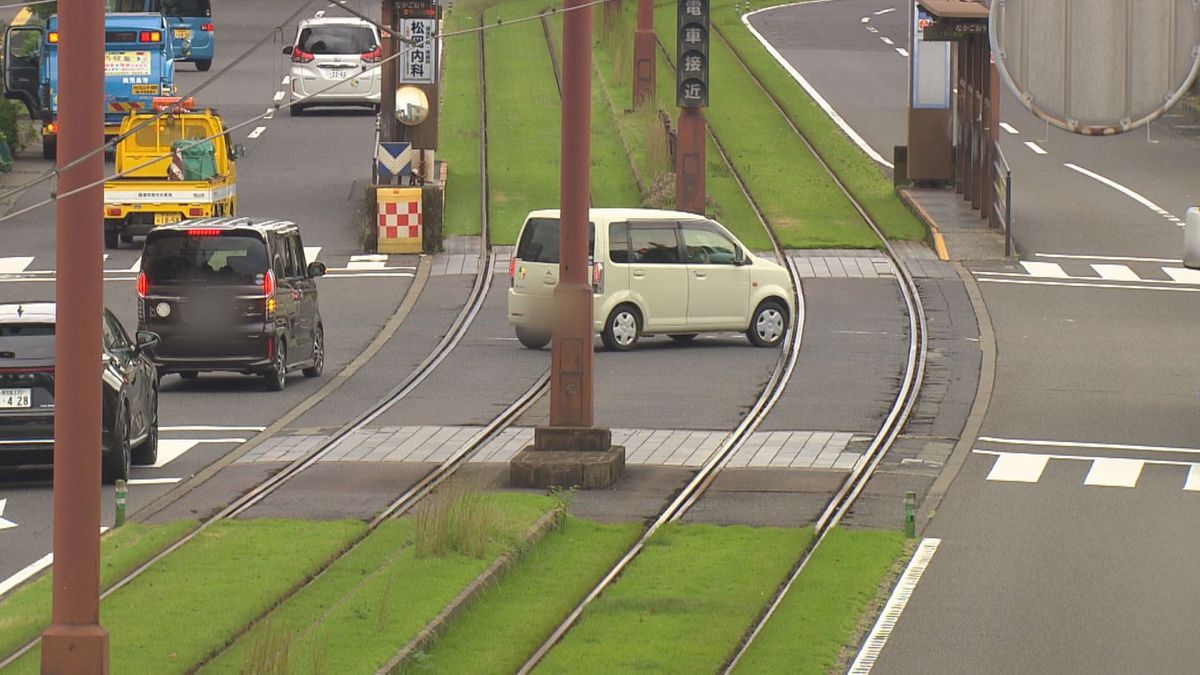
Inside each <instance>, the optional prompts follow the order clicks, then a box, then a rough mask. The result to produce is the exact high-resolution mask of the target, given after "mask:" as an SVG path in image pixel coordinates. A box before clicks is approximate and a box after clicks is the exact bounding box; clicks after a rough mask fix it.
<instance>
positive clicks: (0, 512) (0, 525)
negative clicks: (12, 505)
mask: <svg viewBox="0 0 1200 675" xmlns="http://www.w3.org/2000/svg"><path fill="white" fill-rule="evenodd" d="M6 506H8V500H7V499H0V530H7V529H8V528H10V527H16V526H17V524H16V523H14V522H13V521H11V520H9V519H7V518H5V517H4V507H6Z"/></svg>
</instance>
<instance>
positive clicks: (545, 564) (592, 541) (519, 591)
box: [402, 518, 642, 673]
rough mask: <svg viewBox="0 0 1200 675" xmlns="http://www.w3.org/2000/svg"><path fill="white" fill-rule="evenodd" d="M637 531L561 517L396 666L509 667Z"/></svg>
mask: <svg viewBox="0 0 1200 675" xmlns="http://www.w3.org/2000/svg"><path fill="white" fill-rule="evenodd" d="M641 531H642V527H641V525H639V524H637V523H628V524H624V525H601V524H599V523H594V522H591V521H587V520H580V519H577V518H568V519H567V520H566V522H564V523H563V525H562V527H561V528H560V529H559V530H557V531H555V532H552V533H550V534H549V535H547V536H546V538H545V539H543V540H542V541H541V543H539V544H538V546H537V547H536V548H534V549H533V550H532V551H530V552H529V553H528V554H526V556H525V558H524V559H522V560H521V561H520V563H519V564H518V566H517V567H516V568H515V569H513V570H512V571H511V572H509V573H508V574H507V575H506V576H505V577H504V578H503V579H502V580H501V581H500V582H499V583H498V584H497V585H496V586H494V587H493V588H491V589H489V590H488V591H487V592H486V593H484V595H483V596H482V597H480V598H479V600H478V601H477V602H476V603H474V604H473V605H471V607H470V608H468V609H467V610H466V612H465V613H464V614H463V615H462V617H461V618H460V619H459V620H457V621H455V622H454V623H452V624H451V625H450V627H449V628H448V630H447V631H446V632H445V633H444V634H443V635H442V636H441V637H440V638H439V639H438V640H437V642H435V643H434V644H433V648H432V649H430V650H429V651H427V652H424V653H420V654H418V655H416V656H415V657H414V658H413V659H412V660H411V661H410V662H409V664H408V665H407V666H406V668H405V669H404V670H403V671H402V672H406V673H425V672H436V673H488V672H492V673H501V672H508V673H511V672H516V671H517V670H518V669H519V668H520V667H521V664H522V663H524V661H525V659H527V658H529V655H530V654H532V653H533V652H534V651H535V650H536V649H537V648H538V645H540V644H541V642H542V641H543V640H544V639H545V638H546V636H548V635H549V634H550V632H551V631H552V630H554V627H555V626H556V625H557V624H558V622H559V621H562V619H563V618H564V617H566V616H567V614H569V613H570V611H571V609H572V608H574V606H575V605H576V604H577V603H578V602H579V601H580V600H582V599H583V597H584V596H585V595H587V593H588V591H590V590H591V589H592V588H593V587H594V586H595V585H596V583H597V582H599V581H600V578H601V577H602V576H603V575H604V572H605V569H606V568H607V566H609V565H612V564H613V563H615V562H616V560H617V559H618V558H619V557H620V556H621V555H622V554H624V552H625V551H626V550H628V548H629V546H631V545H632V544H633V541H634V540H635V539H636V538H637V536H638V534H639V533H640V532H641ZM514 618H519V620H515V621H514Z"/></svg>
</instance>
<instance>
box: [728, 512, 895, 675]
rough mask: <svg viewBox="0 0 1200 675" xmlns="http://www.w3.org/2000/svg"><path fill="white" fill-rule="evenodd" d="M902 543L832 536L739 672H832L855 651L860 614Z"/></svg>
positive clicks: (883, 536) (890, 537) (864, 533)
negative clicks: (847, 652) (843, 655)
mask: <svg viewBox="0 0 1200 675" xmlns="http://www.w3.org/2000/svg"><path fill="white" fill-rule="evenodd" d="M904 543H905V539H904V535H903V534H902V533H900V532H884V531H877V530H847V529H842V528H838V529H835V530H833V531H832V532H830V533H829V535H828V536H827V537H826V538H825V541H824V542H823V543H822V544H821V547H820V548H818V549H817V551H816V553H814V554H813V557H812V560H810V561H809V563H808V565H807V566H806V567H805V568H804V571H803V572H801V573H800V578H799V579H797V580H796V583H795V584H793V585H792V588H791V591H789V592H788V595H787V597H785V598H784V601H783V603H782V604H781V605H780V606H779V609H778V610H776V612H775V614H774V615H773V616H772V617H771V621H769V622H768V623H767V625H766V626H764V627H763V630H762V632H761V633H759V635H758V638H757V639H756V640H755V641H754V644H753V645H751V647H750V649H749V650H748V651H747V652H746V655H745V656H744V657H742V660H741V661H740V662H738V667H737V672H740V673H828V672H833V670H834V668H835V667H836V666H837V664H838V660H839V657H840V655H841V652H842V651H843V649H845V648H853V646H854V645H853V643H852V642H853V640H854V638H855V636H856V634H857V629H858V627H859V623H860V621H861V620H862V617H863V613H864V612H865V611H866V609H867V607H868V605H869V604H870V603H871V601H872V600H873V599H874V598H875V595H876V593H877V590H878V589H879V587H880V584H881V582H882V580H883V579H884V577H885V575H887V573H888V571H889V570H890V569H891V568H892V567H893V566H894V565H895V564H896V562H897V560H899V558H900V557H901V555H902V553H903V551H904Z"/></svg>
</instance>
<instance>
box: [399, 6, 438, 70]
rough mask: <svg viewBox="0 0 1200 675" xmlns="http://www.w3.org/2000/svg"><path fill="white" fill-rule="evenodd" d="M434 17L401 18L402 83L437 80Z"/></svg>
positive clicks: (435, 22) (435, 23)
mask: <svg viewBox="0 0 1200 675" xmlns="http://www.w3.org/2000/svg"><path fill="white" fill-rule="evenodd" d="M436 27H437V21H436V20H434V19H400V36H401V38H403V41H402V43H401V47H400V49H401V50H402V51H401V54H400V73H399V78H398V79H399V82H400V84H434V83H435V82H437V56H436V55H437V51H436V50H435V49H434V40H433V34H434V30H435V28H436Z"/></svg>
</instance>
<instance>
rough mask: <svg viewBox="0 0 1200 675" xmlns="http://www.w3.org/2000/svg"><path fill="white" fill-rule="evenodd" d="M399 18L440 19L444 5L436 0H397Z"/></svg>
mask: <svg viewBox="0 0 1200 675" xmlns="http://www.w3.org/2000/svg"><path fill="white" fill-rule="evenodd" d="M394 7H395V10H394V12H395V14H394V16H395V17H396V18H397V19H440V18H442V11H441V10H442V6H441V5H440V4H438V3H437V2H434V0H395V2H394Z"/></svg>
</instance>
